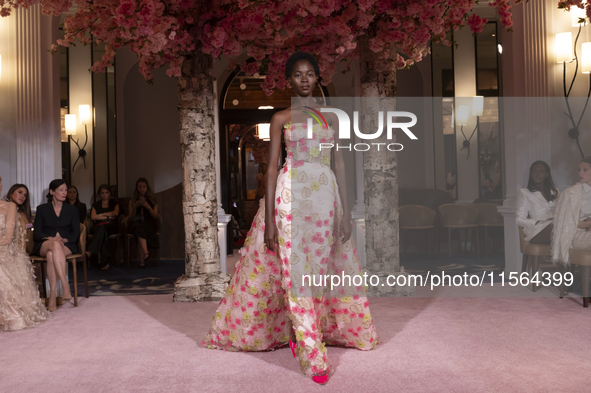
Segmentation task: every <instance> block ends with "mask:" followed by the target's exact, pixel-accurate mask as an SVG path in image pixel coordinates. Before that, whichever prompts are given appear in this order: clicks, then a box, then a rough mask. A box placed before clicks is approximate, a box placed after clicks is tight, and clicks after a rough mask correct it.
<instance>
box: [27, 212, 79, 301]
mask: <svg viewBox="0 0 591 393" xmlns="http://www.w3.org/2000/svg"><path fill="white" fill-rule="evenodd" d="M78 248H79V249H80V251H81V254H71V255H68V256H67V257H66V262H69V263H71V264H72V271H73V276H74V277H73V278H74V306H75V307H78V275H77V272H76V266H77V264H78V263H79V262H82V266H83V268H84V293H85V296H86V297H88V296H89V293H88V276H87V273H86V226H84V224H80V238H79V240H78ZM29 258H31V261H33V263H41V264H43V263H45V264H46V263H47V259H46V258H44V257H38V256H36V255H31V256H30V257H29ZM42 270H43V268H42ZM44 282H45V280H44ZM62 285H69V283H62Z"/></svg>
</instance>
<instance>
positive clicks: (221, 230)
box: [213, 83, 232, 273]
mask: <svg viewBox="0 0 591 393" xmlns="http://www.w3.org/2000/svg"><path fill="white" fill-rule="evenodd" d="M217 87H218V86H217V83H214V84H213V95H214V97H216V101H215V103H214V105H215V110H214V111H213V113H214V122H215V126H214V128H215V130H216V133H215V178H216V193H217V198H218V243H219V246H220V264H221V268H222V272H223V273H228V270H227V267H226V261H227V259H228V253H227V252H226V250H227V247H228V242H227V239H228V237H227V236H228V223H229V222H230V221H231V220H232V215H231V214H226V212H225V211H224V208H223V207H222V181H221V170H220V132H225V130H220V115H219V112H218V88H217Z"/></svg>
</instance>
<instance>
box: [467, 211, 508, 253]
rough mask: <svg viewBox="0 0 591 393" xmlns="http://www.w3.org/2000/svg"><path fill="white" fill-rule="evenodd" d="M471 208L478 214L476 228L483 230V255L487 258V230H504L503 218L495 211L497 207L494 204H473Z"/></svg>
mask: <svg viewBox="0 0 591 393" xmlns="http://www.w3.org/2000/svg"><path fill="white" fill-rule="evenodd" d="M472 206H473V207H474V208H475V209H476V210H478V213H479V214H478V226H479V227H482V228H484V255H485V256H488V229H489V228H491V229H492V228H504V223H503V216H502V215H501V213H499V212H498V211H497V207H499V205H497V204H495V203H475V204H473V205H472ZM493 250H494V242H493Z"/></svg>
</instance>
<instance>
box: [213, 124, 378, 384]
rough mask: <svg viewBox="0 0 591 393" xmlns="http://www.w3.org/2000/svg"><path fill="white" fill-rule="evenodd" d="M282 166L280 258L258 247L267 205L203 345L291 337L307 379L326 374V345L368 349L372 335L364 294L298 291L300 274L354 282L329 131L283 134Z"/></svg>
mask: <svg viewBox="0 0 591 393" xmlns="http://www.w3.org/2000/svg"><path fill="white" fill-rule="evenodd" d="M284 133H285V141H286V146H287V152H288V156H287V160H286V163H285V165H284V167H283V169H282V170H281V171H280V173H279V175H278V177H277V187H276V191H275V197H276V200H275V211H274V214H275V223H276V225H277V230H278V235H277V237H278V241H279V254H280V255H279V256H276V255H275V253H273V252H272V251H270V250H267V249H266V247H265V244H264V233H265V201H264V199H262V200H261V201H260V203H259V210H258V212H257V214H256V216H255V218H254V220H253V223H252V226H251V229H250V231H249V232H248V235H247V238H246V241H245V242H244V247H243V248H242V249H240V255H241V258H240V261H239V262H238V263H237V264H236V269H235V272H234V275H233V277H232V280H231V281H230V284H229V286H228V289H227V291H226V295H225V296H224V298H223V299H222V300H221V302H220V304H219V306H218V309H217V311H216V313H215V316H214V318H213V321H212V325H211V328H210V330H209V332H208V333H207V335H206V336H205V339H204V340H203V342H202V345H204V346H206V347H207V348H212V349H213V348H217V349H225V350H228V351H239V350H243V351H264V350H271V349H275V348H278V347H281V346H283V345H285V344H287V342H288V340H289V337H290V331H291V329H292V328H293V330H295V336H296V340H297V344H298V345H297V355H298V358H299V361H300V365H301V370H302V372H303V373H304V374H305V375H307V376H312V375H313V374H323V373H325V372H326V370H327V369H329V368H330V364H329V361H328V358H327V348H326V347H325V345H340V346H347V347H355V348H358V349H361V350H369V349H373V348H374V347H375V346H376V344H377V334H376V331H375V327H374V325H373V320H372V317H371V314H370V312H369V302H368V300H367V298H366V297H365V296H364V294H365V292H366V288H363V287H361V286H358V287H355V286H354V285H351V286H340V287H337V288H336V289H334V290H332V291H331V290H329V289H330V282H329V283H328V287H323V286H314V285H310V284H309V282H310V280H311V279H308V281H306V285H302V278H303V276H304V275H310V276H315V277H317V278H318V277H320V275H330V274H336V275H339V276H340V275H341V274H343V273H344V274H346V275H349V276H355V275H360V274H361V273H362V271H361V265H360V263H359V257H358V256H357V251H356V249H355V247H354V245H353V241H352V239H350V240H348V241H347V242H346V243H345V244H342V242H341V240H340V236H339V234H338V230H339V225H340V220H341V218H342V216H343V208H342V205H341V200H340V196H339V192H338V186H337V182H336V177H335V175H334V173H333V172H332V171H331V169H330V149H320V143H332V142H333V140H334V139H333V136H334V131H333V130H332V129H330V128H329V129H326V128H322V127H320V126H319V125H315V126H314V127H313V138H311V139H309V138H307V134H308V130H307V125H306V124H303V123H297V124H294V125H291V124H287V125H286V126H285V127H284Z"/></svg>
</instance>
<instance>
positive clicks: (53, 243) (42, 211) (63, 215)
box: [32, 179, 80, 311]
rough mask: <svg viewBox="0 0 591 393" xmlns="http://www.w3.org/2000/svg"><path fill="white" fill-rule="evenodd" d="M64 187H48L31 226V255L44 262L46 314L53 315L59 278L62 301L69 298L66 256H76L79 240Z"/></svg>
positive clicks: (76, 221)
mask: <svg viewBox="0 0 591 393" xmlns="http://www.w3.org/2000/svg"><path fill="white" fill-rule="evenodd" d="M67 192H68V187H67V186H66V182H65V181H64V180H62V179H55V180H53V181H52V182H51V183H50V184H49V194H47V200H48V203H45V204H43V205H39V206H37V212H36V214H35V222H34V224H33V227H34V232H33V238H34V240H35V246H34V247H33V252H32V254H33V255H40V256H42V257H45V258H47V278H48V279H49V286H50V289H49V304H48V309H49V311H55V310H56V309H57V307H56V285H57V279H58V278H59V279H60V280H61V282H62V286H63V289H64V300H70V299H71V298H72V294H71V292H70V285H69V284H68V281H67V280H66V267H67V264H66V256H68V255H70V254H73V253H74V254H75V253H78V252H79V250H78V239H79V238H80V222H79V221H80V219H79V215H78V210H77V209H76V207H74V206H72V205H71V204H69V203H64V202H66V195H67Z"/></svg>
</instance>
